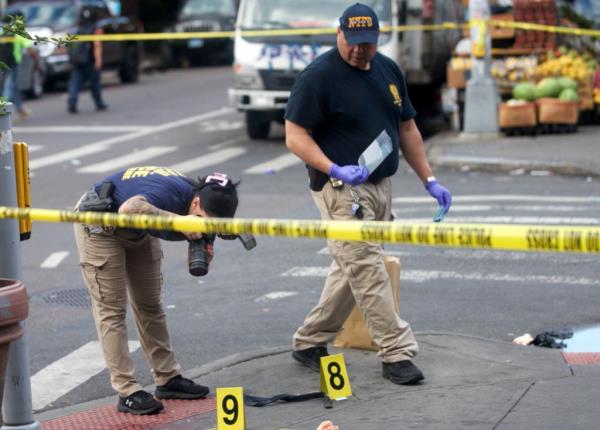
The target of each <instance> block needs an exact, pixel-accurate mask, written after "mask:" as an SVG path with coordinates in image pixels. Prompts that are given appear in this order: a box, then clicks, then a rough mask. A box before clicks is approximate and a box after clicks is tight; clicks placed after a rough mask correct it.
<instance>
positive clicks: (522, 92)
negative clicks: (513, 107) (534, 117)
mask: <svg viewBox="0 0 600 430" xmlns="http://www.w3.org/2000/svg"><path fill="white" fill-rule="evenodd" d="M512 96H513V98H515V99H517V100H525V101H528V102H531V101H533V100H535V85H533V84H532V83H531V82H521V83H518V84H517V85H515V86H514V88H513V90H512Z"/></svg>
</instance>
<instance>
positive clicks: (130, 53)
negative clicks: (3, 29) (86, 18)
mask: <svg viewBox="0 0 600 430" xmlns="http://www.w3.org/2000/svg"><path fill="white" fill-rule="evenodd" d="M84 6H85V7H87V8H92V9H94V10H95V14H94V15H95V16H96V17H97V26H98V27H99V28H102V29H103V30H104V33H105V34H121V33H139V32H141V25H139V24H138V23H137V22H134V21H133V20H131V19H130V18H128V17H125V16H115V15H113V14H112V12H111V10H110V8H109V7H108V5H107V3H106V1H105V0H17V1H13V2H11V3H10V4H9V6H8V8H7V14H8V15H10V14H11V13H14V12H15V11H21V12H23V14H24V15H25V20H26V22H25V26H26V29H27V31H28V32H29V33H30V34H32V35H37V36H41V37H64V36H66V34H67V33H71V34H75V33H76V30H77V26H78V22H77V20H78V17H79V10H80V8H81V7H84ZM102 48H103V49H102V53H103V54H102V61H103V65H104V68H105V69H117V70H118V71H119V77H120V79H121V82H136V81H137V80H138V75H139V61H140V56H141V53H142V46H141V44H140V42H138V41H124V42H103V43H102ZM39 53H40V57H41V58H42V61H43V62H44V68H45V70H46V76H45V85H46V87H52V86H54V85H55V84H57V83H59V82H66V81H67V80H68V78H69V72H70V68H71V65H70V63H69V53H68V48H67V47H66V46H61V47H57V46H55V45H53V44H51V43H44V44H40V45H39Z"/></svg>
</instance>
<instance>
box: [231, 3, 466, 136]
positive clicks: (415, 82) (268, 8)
mask: <svg viewBox="0 0 600 430" xmlns="http://www.w3.org/2000/svg"><path fill="white" fill-rule="evenodd" d="M354 1H355V0H241V2H240V6H239V11H238V16H237V21H236V27H235V39H234V63H233V70H234V86H233V88H230V89H229V94H228V95H229V101H230V104H231V105H232V106H233V107H235V108H237V109H238V110H240V111H244V112H245V115H246V130H247V133H248V136H249V137H250V138H251V139H264V138H266V137H267V136H268V134H269V130H270V128H271V122H272V121H278V122H283V113H284V110H285V106H286V103H287V100H288V97H289V93H290V89H291V88H292V85H293V84H294V81H295V80H296V77H297V76H298V74H299V73H300V72H301V71H302V70H303V69H304V67H306V65H307V64H309V63H310V62H311V61H312V60H313V59H314V58H315V57H317V56H318V55H320V54H321V53H323V52H325V51H327V50H329V49H331V48H333V47H334V46H335V43H336V35H335V28H337V26H338V25H339V17H340V16H341V14H342V12H343V11H344V9H346V8H347V7H348V6H350V5H351V4H353V2H354ZM362 3H364V4H368V5H369V6H371V7H372V8H373V9H374V10H375V12H376V13H377V16H378V17H379V25H380V27H381V28H382V32H381V35H380V36H379V44H378V45H379V46H378V49H379V51H380V52H381V53H383V54H385V55H387V56H388V57H390V58H392V59H394V60H395V61H396V62H397V63H398V65H399V66H400V67H401V69H402V70H403V71H404V73H405V75H406V79H407V83H408V85H409V87H415V86H418V87H419V88H417V89H416V90H415V89H414V88H411V94H412V97H413V98H414V97H416V96H418V93H416V94H415V91H427V92H430V91H432V90H433V89H435V88H437V87H438V86H439V85H441V83H442V82H443V81H444V80H445V72H446V62H447V60H448V58H449V57H450V55H451V50H452V48H453V46H454V45H455V43H456V41H457V40H458V39H459V38H460V31H459V30H443V31H409V32H400V31H398V30H397V29H396V28H395V27H396V26H399V25H421V24H432V23H442V22H460V21H462V19H463V8H462V6H461V2H460V1H457V0H362ZM385 27H388V30H389V28H391V30H389V31H386V29H385ZM257 30H258V32H256V33H253V31H257ZM265 30H267V31H268V30H271V32H267V33H264V31H265ZM278 30H279V33H278ZM281 30H285V33H284V32H281ZM323 30H329V31H327V32H323ZM290 31H292V32H293V34H290ZM261 32H262V33H261ZM423 95H424V94H423Z"/></svg>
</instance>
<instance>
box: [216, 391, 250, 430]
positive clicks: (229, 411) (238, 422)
mask: <svg viewBox="0 0 600 430" xmlns="http://www.w3.org/2000/svg"><path fill="white" fill-rule="evenodd" d="M245 420H246V417H245V415H244V389H243V388H242V387H230V388H217V430H244V429H245V428H246V423H245Z"/></svg>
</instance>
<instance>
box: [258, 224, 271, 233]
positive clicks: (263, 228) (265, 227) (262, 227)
mask: <svg viewBox="0 0 600 430" xmlns="http://www.w3.org/2000/svg"><path fill="white" fill-rule="evenodd" d="M256 230H258V234H267V233H269V224H268V223H267V222H260V223H258V225H257V226H256Z"/></svg>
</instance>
